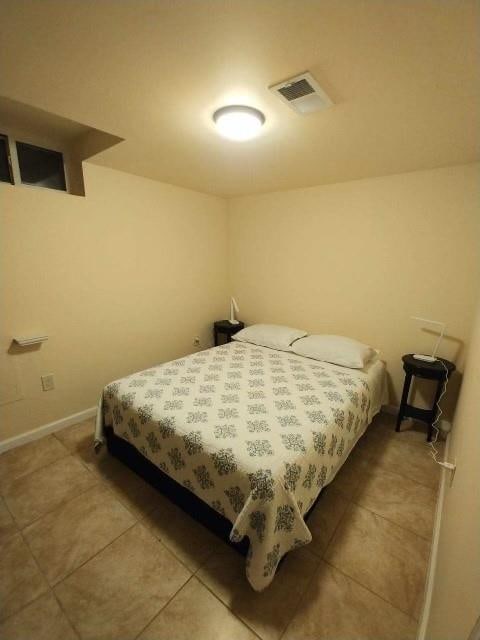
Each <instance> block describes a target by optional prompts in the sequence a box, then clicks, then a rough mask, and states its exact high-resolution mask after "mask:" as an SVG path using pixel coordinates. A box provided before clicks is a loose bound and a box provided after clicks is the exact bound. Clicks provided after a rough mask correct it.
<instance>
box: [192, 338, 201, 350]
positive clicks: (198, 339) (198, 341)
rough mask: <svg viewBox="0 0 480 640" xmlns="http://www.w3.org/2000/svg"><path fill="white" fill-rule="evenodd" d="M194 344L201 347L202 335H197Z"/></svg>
mask: <svg viewBox="0 0 480 640" xmlns="http://www.w3.org/2000/svg"><path fill="white" fill-rule="evenodd" d="M193 346H194V347H199V346H200V337H199V336H195V337H194V339H193Z"/></svg>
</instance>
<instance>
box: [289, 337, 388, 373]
mask: <svg viewBox="0 0 480 640" xmlns="http://www.w3.org/2000/svg"><path fill="white" fill-rule="evenodd" d="M292 350H293V351H294V353H296V354H298V355H299V356H306V357H307V358H313V359H314V360H323V361H324V362H331V363H332V364H339V365H340V366H342V367H349V368H350V369H363V367H364V366H365V365H366V364H367V363H368V362H369V361H370V360H371V359H372V358H373V356H374V355H375V353H376V351H375V349H372V347H369V346H368V345H367V344H362V343H361V342H358V341H357V340H353V339H352V338H345V337H344V336H329V335H321V336H307V337H306V338H301V339H300V340H297V341H296V342H295V343H294V345H293V346H292Z"/></svg>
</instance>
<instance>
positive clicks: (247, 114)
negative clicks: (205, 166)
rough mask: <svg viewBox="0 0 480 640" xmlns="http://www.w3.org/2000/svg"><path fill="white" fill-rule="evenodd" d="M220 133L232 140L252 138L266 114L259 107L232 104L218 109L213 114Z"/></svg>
mask: <svg viewBox="0 0 480 640" xmlns="http://www.w3.org/2000/svg"><path fill="white" fill-rule="evenodd" d="M213 121H214V122H215V124H216V125H217V129H218V131H219V133H220V135H222V136H224V137H225V138H229V139H230V140H238V141H241V140H250V138H253V137H254V136H256V135H257V133H258V132H259V131H260V129H261V127H262V125H263V123H264V122H265V116H264V115H263V113H262V112H261V111H259V110H258V109H254V108H253V107H245V106H242V105H232V106H228V107H222V108H221V109H217V110H216V111H215V113H214V114H213Z"/></svg>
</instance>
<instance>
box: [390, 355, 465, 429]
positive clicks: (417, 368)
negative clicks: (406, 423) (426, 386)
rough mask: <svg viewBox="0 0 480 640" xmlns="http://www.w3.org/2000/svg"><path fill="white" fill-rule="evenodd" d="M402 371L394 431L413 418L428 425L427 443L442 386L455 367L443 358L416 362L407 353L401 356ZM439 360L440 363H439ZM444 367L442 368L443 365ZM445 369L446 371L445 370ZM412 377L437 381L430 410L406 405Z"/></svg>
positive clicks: (435, 415)
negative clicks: (403, 375)
mask: <svg viewBox="0 0 480 640" xmlns="http://www.w3.org/2000/svg"><path fill="white" fill-rule="evenodd" d="M402 360H403V369H404V371H405V382H404V385H403V392H402V401H401V403H400V410H399V412H398V417H397V428H396V431H400V425H401V423H402V420H404V419H405V418H414V419H415V420H421V421H422V422H426V423H427V424H428V436H427V441H428V442H430V441H431V440H432V433H433V427H432V424H433V423H434V422H435V418H436V417H437V412H438V409H437V402H438V399H439V398H440V395H441V393H442V391H443V385H444V382H445V380H446V379H448V378H449V377H450V375H451V374H452V373H453V372H454V371H455V365H454V364H453V362H450V361H449V360H445V359H444V358H437V360H436V361H435V362H425V361H424V360H416V359H415V358H414V357H413V353H409V354H407V355H405V356H402ZM439 360H441V362H439ZM442 362H443V364H444V365H445V366H443V364H442ZM445 367H446V370H445ZM412 376H415V377H416V378H425V379H427V380H437V390H436V392H435V400H434V401H433V406H432V408H431V409H419V408H418V407H413V406H412V405H410V404H408V393H409V391H410V384H411V382H412Z"/></svg>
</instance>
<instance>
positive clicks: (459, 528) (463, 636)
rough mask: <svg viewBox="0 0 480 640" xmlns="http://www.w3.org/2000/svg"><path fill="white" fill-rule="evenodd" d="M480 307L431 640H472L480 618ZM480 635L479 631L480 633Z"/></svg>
mask: <svg viewBox="0 0 480 640" xmlns="http://www.w3.org/2000/svg"><path fill="white" fill-rule="evenodd" d="M479 389H480V307H479V310H478V313H477V316H476V319H475V328H474V332H473V337H472V341H471V346H470V349H469V353H468V361H467V365H466V369H465V380H464V383H463V386H462V391H461V393H460V398H459V402H458V407H457V412H456V415H455V422H454V426H453V430H452V435H451V439H450V446H449V455H448V458H449V460H451V461H453V460H456V463H457V470H456V473H455V477H454V481H453V484H452V486H449V483H448V482H447V485H446V489H445V499H444V504H443V513H442V520H441V527H440V538H439V544H438V554H437V563H436V568H435V582H434V588H433V595H432V602H431V608H430V618H429V622H428V625H427V633H426V638H427V640H467V639H468V638H469V637H470V633H471V631H472V629H473V627H474V625H475V622H476V621H477V619H478V618H479V616H480V500H479V497H478V495H479V494H478V492H479V486H480V466H479V460H480V434H479V415H480V392H479ZM477 632H478V631H477Z"/></svg>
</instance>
